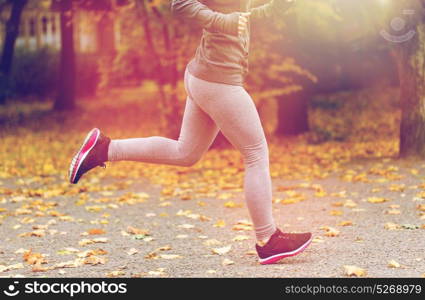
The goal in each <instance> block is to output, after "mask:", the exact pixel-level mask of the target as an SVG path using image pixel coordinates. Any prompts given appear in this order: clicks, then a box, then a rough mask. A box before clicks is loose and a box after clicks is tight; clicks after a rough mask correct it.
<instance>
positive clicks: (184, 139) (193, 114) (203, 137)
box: [178, 96, 219, 160]
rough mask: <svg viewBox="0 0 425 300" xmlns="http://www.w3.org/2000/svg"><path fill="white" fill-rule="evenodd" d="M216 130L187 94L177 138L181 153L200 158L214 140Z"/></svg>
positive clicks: (215, 126)
mask: <svg viewBox="0 0 425 300" xmlns="http://www.w3.org/2000/svg"><path fill="white" fill-rule="evenodd" d="M218 131H219V129H218V127H217V125H216V124H215V122H214V121H213V120H212V119H211V117H210V116H209V115H208V114H207V113H206V112H204V111H203V110H202V109H201V108H200V107H199V106H198V104H196V103H195V102H194V101H193V99H191V98H190V97H189V96H187V98H186V105H185V109H184V113H183V121H182V126H181V129H180V136H179V139H178V141H179V144H178V145H179V147H180V148H181V149H180V150H181V151H182V153H184V154H185V155H187V156H188V157H190V158H193V159H194V160H198V159H200V158H201V156H202V155H203V153H205V152H206V151H207V150H208V148H209V147H210V145H211V144H212V142H213V141H214V139H215V137H216V136H217V134H218Z"/></svg>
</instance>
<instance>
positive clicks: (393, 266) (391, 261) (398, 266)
mask: <svg viewBox="0 0 425 300" xmlns="http://www.w3.org/2000/svg"><path fill="white" fill-rule="evenodd" d="M388 267H390V268H400V267H401V265H400V264H399V263H398V262H396V261H395V260H393V259H392V260H390V261H389V262H388Z"/></svg>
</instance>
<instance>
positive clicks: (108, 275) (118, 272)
mask: <svg viewBox="0 0 425 300" xmlns="http://www.w3.org/2000/svg"><path fill="white" fill-rule="evenodd" d="M124 275H125V272H124V271H121V270H117V271H111V272H109V273H106V277H110V278H114V277H119V276H124Z"/></svg>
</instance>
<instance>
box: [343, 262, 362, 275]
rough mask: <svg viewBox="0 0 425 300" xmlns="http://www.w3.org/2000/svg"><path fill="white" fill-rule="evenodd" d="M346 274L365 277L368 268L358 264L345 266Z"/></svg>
mask: <svg viewBox="0 0 425 300" xmlns="http://www.w3.org/2000/svg"><path fill="white" fill-rule="evenodd" d="M344 274H345V275H348V276H355V277H364V276H366V270H365V269H362V268H359V267H357V266H349V265H347V266H344Z"/></svg>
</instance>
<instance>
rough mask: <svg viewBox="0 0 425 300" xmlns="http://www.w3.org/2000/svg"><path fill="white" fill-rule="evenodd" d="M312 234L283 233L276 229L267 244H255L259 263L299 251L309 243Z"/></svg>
mask: <svg viewBox="0 0 425 300" xmlns="http://www.w3.org/2000/svg"><path fill="white" fill-rule="evenodd" d="M311 237H312V235H311V233H310V232H308V233H283V232H282V231H280V230H279V229H276V231H275V233H273V235H272V236H271V237H270V239H269V241H268V242H267V244H265V245H264V246H263V247H261V246H259V245H258V244H257V245H255V248H256V249H257V253H258V256H259V257H260V258H259V261H260V264H262V265H267V264H273V263H275V262H277V261H278V260H281V259H282V258H285V257H289V256H294V255H297V254H299V253H301V252H302V251H303V250H304V249H305V248H307V246H308V245H309V244H310V243H311V239H312V238H311Z"/></svg>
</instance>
